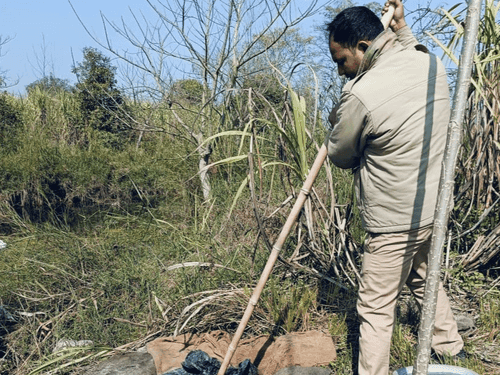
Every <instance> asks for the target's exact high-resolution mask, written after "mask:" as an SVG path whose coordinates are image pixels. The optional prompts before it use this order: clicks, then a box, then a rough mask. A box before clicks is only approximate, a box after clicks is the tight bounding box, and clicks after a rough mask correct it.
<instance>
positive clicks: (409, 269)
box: [357, 225, 463, 375]
mask: <svg viewBox="0 0 500 375" xmlns="http://www.w3.org/2000/svg"><path fill="white" fill-rule="evenodd" d="M431 234H432V225H430V226H426V227H423V228H419V229H415V230H411V231H406V232H398V233H387V234H386V233H380V234H378V233H372V234H369V235H368V238H367V240H366V242H365V252H364V258H363V266H362V280H361V283H360V289H359V297H358V304H357V308H358V314H359V319H360V324H361V325H360V338H359V368H358V370H359V375H387V374H388V373H389V352H390V344H391V337H392V331H393V326H394V319H395V316H394V314H395V307H396V300H397V298H398V296H399V294H400V293H401V290H402V289H403V286H404V284H405V283H406V285H408V287H409V288H410V290H411V292H412V293H413V295H414V296H415V298H416V300H417V303H418V305H419V307H420V306H421V305H422V300H423V295H424V286H425V276H426V272H427V255H428V252H429V248H430V242H431ZM432 348H433V349H434V351H435V352H436V353H438V354H449V355H455V354H457V353H458V352H459V351H460V350H461V349H462V348H463V341H462V338H461V337H460V335H459V333H458V330H457V325H456V322H455V319H454V318H453V314H452V312H451V309H450V304H449V300H448V297H447V296H446V293H445V291H444V290H443V286H442V284H441V283H440V284H439V292H438V300H437V310H436V323H435V329H434V334H433V338H432Z"/></svg>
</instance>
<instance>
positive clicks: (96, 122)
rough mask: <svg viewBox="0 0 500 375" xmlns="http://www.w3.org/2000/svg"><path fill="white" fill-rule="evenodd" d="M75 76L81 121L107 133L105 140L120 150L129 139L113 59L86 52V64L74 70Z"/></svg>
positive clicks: (80, 64)
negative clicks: (125, 140)
mask: <svg viewBox="0 0 500 375" xmlns="http://www.w3.org/2000/svg"><path fill="white" fill-rule="evenodd" d="M73 73H75V74H76V76H77V77H78V83H77V84H76V85H75V89H76V91H77V98H78V102H79V105H80V112H81V116H82V118H81V121H82V122H83V124H85V126H90V127H91V128H92V129H95V130H98V131H100V132H104V133H107V134H106V135H105V136H104V137H105V139H106V140H107V141H108V143H109V144H110V145H111V146H113V147H119V146H120V145H121V144H122V143H123V141H124V139H125V138H126V136H127V134H126V130H127V128H126V127H125V125H124V123H123V118H124V117H126V116H125V115H124V112H125V111H126V110H125V109H124V106H125V100H124V98H123V95H122V93H121V92H120V90H119V89H118V87H117V82H116V77H115V73H116V68H115V67H114V66H112V65H111V60H110V58H109V57H106V56H104V55H103V54H102V53H101V52H99V51H98V50H97V49H95V48H84V50H83V61H82V62H81V63H79V64H77V66H75V67H74V68H73ZM98 134H99V133H98Z"/></svg>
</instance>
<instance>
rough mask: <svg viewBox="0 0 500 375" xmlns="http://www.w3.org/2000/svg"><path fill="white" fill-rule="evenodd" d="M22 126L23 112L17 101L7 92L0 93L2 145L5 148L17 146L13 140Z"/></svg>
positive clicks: (0, 145) (0, 134)
mask: <svg viewBox="0 0 500 375" xmlns="http://www.w3.org/2000/svg"><path fill="white" fill-rule="evenodd" d="M22 126H23V121H22V112H21V110H20V108H19V106H18V103H17V101H16V100H15V99H14V98H13V97H11V96H10V95H9V94H7V93H5V92H3V93H0V147H1V148H2V149H3V150H5V149H8V150H12V149H13V148H15V145H14V144H13V142H14V140H15V137H16V134H17V133H18V132H19V131H20V130H22Z"/></svg>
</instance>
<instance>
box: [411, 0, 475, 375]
mask: <svg viewBox="0 0 500 375" xmlns="http://www.w3.org/2000/svg"><path fill="white" fill-rule="evenodd" d="M480 13H481V0H470V1H469V3H468V8H467V18H466V28H465V36H464V44H463V47H462V52H461V56H460V65H459V68H458V80H457V83H456V86H455V94H454V96H453V109H452V113H451V119H450V123H449V125H448V138H447V141H446V146H445V152H444V158H443V163H442V171H441V179H440V181H439V193H438V199H437V204H436V210H435V213H434V229H433V232H432V239H431V248H430V250H429V265H428V267H427V276H426V284H425V290H424V299H423V304H422V317H421V321H420V328H419V332H418V353H417V359H416V363H415V367H414V368H413V375H427V372H428V365H429V360H430V353H431V344H432V334H433V332H434V324H435V318H436V305H437V295H438V287H439V280H440V273H441V261H442V256H443V244H444V240H445V237H446V231H447V226H448V217H449V211H450V207H452V204H453V201H452V199H453V198H452V191H453V186H454V175H455V166H456V161H457V156H458V150H459V148H460V138H461V124H462V121H463V118H464V114H465V107H466V103H467V94H468V90H469V85H470V77H471V70H472V62H473V57H474V50H475V46H476V42H477V34H478V28H479V16H480Z"/></svg>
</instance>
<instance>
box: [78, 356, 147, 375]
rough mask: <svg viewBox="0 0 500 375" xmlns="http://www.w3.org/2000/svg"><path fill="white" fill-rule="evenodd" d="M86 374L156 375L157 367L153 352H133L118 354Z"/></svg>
mask: <svg viewBox="0 0 500 375" xmlns="http://www.w3.org/2000/svg"><path fill="white" fill-rule="evenodd" d="M84 375H156V367H155V363H154V361H153V357H152V356H151V354H149V353H137V352H132V353H126V354H117V355H115V356H113V357H111V358H110V359H108V360H106V361H103V362H101V363H99V364H98V365H97V366H95V367H93V368H91V369H89V370H87V371H86V372H85V373H84Z"/></svg>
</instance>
